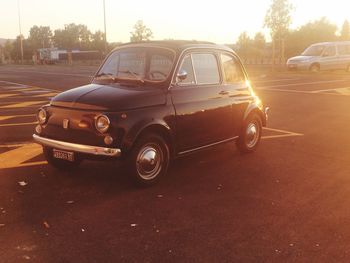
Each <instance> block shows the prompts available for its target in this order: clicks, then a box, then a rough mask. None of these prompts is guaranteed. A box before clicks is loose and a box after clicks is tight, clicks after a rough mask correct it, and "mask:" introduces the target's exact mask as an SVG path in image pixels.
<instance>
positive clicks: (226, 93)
mask: <svg viewBox="0 0 350 263" xmlns="http://www.w3.org/2000/svg"><path fill="white" fill-rule="evenodd" d="M219 94H220V95H228V94H229V92H228V91H226V90H222V91H220V92H219Z"/></svg>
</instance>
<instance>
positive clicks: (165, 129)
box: [124, 121, 175, 156]
mask: <svg viewBox="0 0 350 263" xmlns="http://www.w3.org/2000/svg"><path fill="white" fill-rule="evenodd" d="M148 133H154V134H157V135H160V136H161V137H162V138H163V139H164V140H165V141H166V143H167V144H168V147H169V151H170V154H171V156H173V155H174V153H175V148H174V136H173V133H172V131H171V128H170V127H169V126H168V125H167V124H166V123H164V122H161V121H158V122H157V121H154V122H151V123H147V124H143V125H142V126H141V128H138V129H137V131H135V130H134V131H131V132H129V134H128V135H127V140H126V142H125V147H124V148H125V150H126V151H130V149H132V147H133V146H134V145H135V143H136V141H137V140H138V139H139V138H141V137H142V136H143V135H145V134H148Z"/></svg>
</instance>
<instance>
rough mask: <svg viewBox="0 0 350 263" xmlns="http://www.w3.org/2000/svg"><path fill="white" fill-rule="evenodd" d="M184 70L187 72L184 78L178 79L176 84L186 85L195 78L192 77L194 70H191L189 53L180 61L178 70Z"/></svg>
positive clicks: (191, 82) (193, 81) (192, 82)
mask: <svg viewBox="0 0 350 263" xmlns="http://www.w3.org/2000/svg"><path fill="white" fill-rule="evenodd" d="M182 71H185V72H186V73H187V77H186V79H184V80H178V84H180V85H186V84H187V85H188V84H195V83H196V81H195V78H194V72H193V65H192V59H191V55H187V56H185V58H184V59H183V61H182V64H181V67H180V69H179V71H178V72H182Z"/></svg>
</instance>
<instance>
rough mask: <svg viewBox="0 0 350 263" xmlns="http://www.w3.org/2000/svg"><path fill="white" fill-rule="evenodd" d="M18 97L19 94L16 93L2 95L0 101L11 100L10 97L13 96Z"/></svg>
mask: <svg viewBox="0 0 350 263" xmlns="http://www.w3.org/2000/svg"><path fill="white" fill-rule="evenodd" d="M16 95H17V94H15V93H8V94H0V99H5V98H9V97H13V96H16Z"/></svg>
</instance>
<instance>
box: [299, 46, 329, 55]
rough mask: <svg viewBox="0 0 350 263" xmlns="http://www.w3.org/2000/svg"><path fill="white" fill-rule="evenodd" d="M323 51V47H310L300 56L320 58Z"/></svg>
mask: <svg viewBox="0 0 350 263" xmlns="http://www.w3.org/2000/svg"><path fill="white" fill-rule="evenodd" d="M324 49H325V46H323V45H317V46H311V47H309V48H307V49H306V50H305V51H304V52H303V53H302V55H303V56H321V55H322V52H323V50H324Z"/></svg>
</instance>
